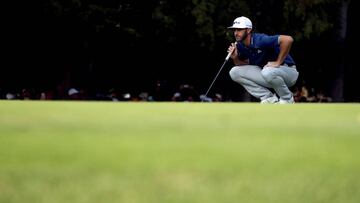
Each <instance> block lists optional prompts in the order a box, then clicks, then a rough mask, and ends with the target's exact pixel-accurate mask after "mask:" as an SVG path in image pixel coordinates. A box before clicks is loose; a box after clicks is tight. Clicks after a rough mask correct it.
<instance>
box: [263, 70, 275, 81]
mask: <svg viewBox="0 0 360 203" xmlns="http://www.w3.org/2000/svg"><path fill="white" fill-rule="evenodd" d="M271 69H272V68H264V69H262V71H261V75H262V76H263V78H264V80H265V81H266V82H268V83H271V81H273V80H274V79H275V78H276V75H275V72H274V71H272V70H271Z"/></svg>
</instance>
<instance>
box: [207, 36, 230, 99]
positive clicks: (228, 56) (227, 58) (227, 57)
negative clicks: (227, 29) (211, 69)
mask: <svg viewBox="0 0 360 203" xmlns="http://www.w3.org/2000/svg"><path fill="white" fill-rule="evenodd" d="M235 46H236V42H235ZM234 50H235V49H234ZM231 54H232V52H229V53H228V55H227V56H226V58H225V61H224V63H223V64H222V66H221V68H220V70H219V71H218V73H217V74H216V76H215V78H214V80H213V81H212V83H211V84H210V87H209V88H208V90H207V91H206V93H205V96H204V97H203V99H202V100H201V101H204V99H206V97H207V95H208V93H209V91H210V89H211V87H212V86H213V84H214V83H215V80H216V79H217V77H218V76H219V74H220V72H221V70H222V69H223V68H224V66H225V64H226V62H227V61H228V60H229V58H230V56H231Z"/></svg>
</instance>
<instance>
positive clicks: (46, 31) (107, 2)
mask: <svg viewBox="0 0 360 203" xmlns="http://www.w3.org/2000/svg"><path fill="white" fill-rule="evenodd" d="M355 3H356V1H351V0H318V1H306V0H300V1H299V0H285V1H278V0H269V1H250V0H239V1H232V0H182V1H179V0H149V1H140V0H87V1H83V0H61V1H60V0H40V1H35V2H26V3H23V4H17V2H15V5H13V6H12V7H11V8H12V9H11V11H10V12H9V14H8V15H7V19H8V22H7V24H6V25H7V26H6V28H7V29H6V31H5V35H6V36H7V39H8V40H6V41H5V48H6V51H5V52H6V54H5V60H4V62H3V70H4V74H2V75H1V81H0V82H1V83H0V87H1V88H3V89H4V88H5V89H6V88H22V87H34V88H42V89H49V88H55V87H56V86H57V85H58V84H60V83H64V81H67V82H68V83H71V84H72V85H73V86H79V87H81V88H85V89H92V90H93V89H97V88H99V89H101V88H105V89H106V88H111V87H116V88H119V89H123V90H126V91H140V90H144V91H151V88H153V85H154V83H155V81H157V80H162V81H166V82H167V83H168V85H170V86H171V85H172V86H174V87H176V86H177V85H180V84H182V83H191V84H192V85H194V86H195V87H198V89H199V91H200V92H205V90H206V88H207V87H208V85H209V84H210V82H211V80H212V79H213V77H214V76H215V73H216V72H217V71H218V69H219V67H220V65H221V64H222V62H223V60H224V57H225V55H226V49H227V47H228V45H229V43H230V42H232V40H233V38H232V33H229V32H228V31H227V30H226V27H227V26H229V25H230V24H231V22H232V21H233V19H234V18H235V17H237V16H240V15H245V16H248V17H250V18H251V19H252V21H253V23H254V26H255V30H256V31H258V32H265V33H268V34H289V35H291V36H293V37H294V38H295V43H294V45H293V49H292V50H291V54H292V55H293V56H294V58H295V60H296V61H297V64H298V69H299V71H300V74H301V75H300V79H299V83H306V85H309V86H312V87H315V88H318V89H321V90H323V91H325V92H326V94H328V95H329V96H332V97H333V98H334V100H335V101H359V98H360V94H359V90H357V88H356V87H357V83H358V82H357V79H356V78H355V75H357V74H358V73H359V71H358V70H357V67H356V65H355V64H356V63H357V62H356V61H355V59H356V56H355V55H354V54H353V52H351V51H350V49H356V48H357V47H355V44H356V43H358V40H357V37H356V34H357V33H356V32H358V31H355V30H356V29H355V27H354V24H355V19H356V18H357V16H358V14H357V13H356V12H357V10H356V9H357V7H356V6H355ZM228 66H230V64H228ZM227 71H228V69H226V70H224V72H223V73H222V74H221V76H220V77H219V79H218V81H217V83H216V85H215V86H214V91H220V92H223V93H224V94H227V95H229V96H235V95H237V94H238V91H240V89H241V88H240V86H238V85H237V84H234V83H233V82H231V81H230V79H229V78H228V74H227Z"/></svg>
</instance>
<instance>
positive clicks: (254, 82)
mask: <svg viewBox="0 0 360 203" xmlns="http://www.w3.org/2000/svg"><path fill="white" fill-rule="evenodd" d="M298 76H299V72H298V71H297V70H296V67H295V66H291V67H289V66H287V65H283V66H279V67H266V66H265V67H264V68H263V69H261V68H260V67H259V66H255V65H242V66H234V67H233V68H232V69H231V70H230V77H231V79H232V80H233V81H235V82H237V83H239V84H241V85H242V86H243V87H244V88H245V89H246V90H247V91H248V92H249V93H250V94H251V95H253V96H254V97H256V98H258V99H261V100H264V99H266V98H268V97H271V96H273V93H272V92H271V91H270V89H269V88H272V89H274V90H275V92H276V94H277V95H278V96H279V97H280V98H281V99H283V100H289V99H290V98H291V97H292V96H293V94H292V92H291V91H290V90H289V87H291V86H293V85H294V84H295V83H296V80H297V78H298Z"/></svg>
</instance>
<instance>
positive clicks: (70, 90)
mask: <svg viewBox="0 0 360 203" xmlns="http://www.w3.org/2000/svg"><path fill="white" fill-rule="evenodd" d="M77 93H79V91H78V90H77V89H75V88H71V89H69V91H68V95H69V96H71V95H73V94H77Z"/></svg>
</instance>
